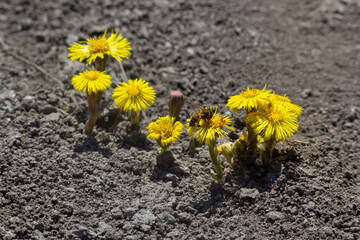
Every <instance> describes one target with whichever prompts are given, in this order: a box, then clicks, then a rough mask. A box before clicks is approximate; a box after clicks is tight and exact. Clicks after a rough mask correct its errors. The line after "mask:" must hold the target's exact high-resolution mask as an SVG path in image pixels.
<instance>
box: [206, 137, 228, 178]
mask: <svg viewBox="0 0 360 240" xmlns="http://www.w3.org/2000/svg"><path fill="white" fill-rule="evenodd" d="M209 154H210V158H211V163H212V165H213V168H214V169H215V172H212V174H211V177H212V178H213V179H214V180H215V182H217V183H219V182H220V181H221V179H222V177H223V175H224V172H223V170H222V167H221V164H220V160H219V152H218V150H217V148H216V139H214V140H213V141H210V143H209Z"/></svg>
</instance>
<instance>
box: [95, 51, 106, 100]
mask: <svg viewBox="0 0 360 240" xmlns="http://www.w3.org/2000/svg"><path fill="white" fill-rule="evenodd" d="M108 57H109V55H107V54H105V55H104V58H99V57H98V58H96V59H95V67H96V70H97V71H100V72H104V71H105V67H106V62H107V60H108ZM102 94H103V92H98V93H97V95H96V102H97V104H98V105H99V103H100V101H101V97H102Z"/></svg>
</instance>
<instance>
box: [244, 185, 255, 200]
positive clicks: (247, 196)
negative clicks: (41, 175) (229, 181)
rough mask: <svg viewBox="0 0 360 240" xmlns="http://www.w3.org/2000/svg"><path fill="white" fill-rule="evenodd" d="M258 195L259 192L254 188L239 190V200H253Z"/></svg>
mask: <svg viewBox="0 0 360 240" xmlns="http://www.w3.org/2000/svg"><path fill="white" fill-rule="evenodd" d="M258 195H259V191H258V190H257V189H256V188H241V189H240V199H243V200H254V199H256V197H257V196H258Z"/></svg>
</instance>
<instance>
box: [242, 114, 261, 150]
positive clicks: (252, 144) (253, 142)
mask: <svg viewBox="0 0 360 240" xmlns="http://www.w3.org/2000/svg"><path fill="white" fill-rule="evenodd" d="M251 112H253V111H248V110H246V117H247V116H248V115H249V113H251ZM245 125H246V128H247V130H248V144H249V148H248V149H249V152H250V153H255V152H256V149H257V147H258V140H257V135H256V134H255V132H254V131H253V129H252V128H251V127H250V126H249V125H248V124H247V122H246V120H245Z"/></svg>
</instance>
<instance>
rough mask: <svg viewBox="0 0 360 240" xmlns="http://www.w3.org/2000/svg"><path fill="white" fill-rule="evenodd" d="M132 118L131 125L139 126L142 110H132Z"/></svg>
mask: <svg viewBox="0 0 360 240" xmlns="http://www.w3.org/2000/svg"><path fill="white" fill-rule="evenodd" d="M130 118H131V125H133V126H137V125H139V123H140V120H141V111H138V112H133V111H131V112H130Z"/></svg>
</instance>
